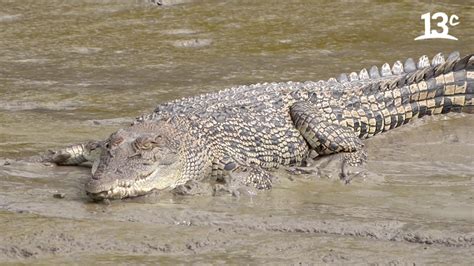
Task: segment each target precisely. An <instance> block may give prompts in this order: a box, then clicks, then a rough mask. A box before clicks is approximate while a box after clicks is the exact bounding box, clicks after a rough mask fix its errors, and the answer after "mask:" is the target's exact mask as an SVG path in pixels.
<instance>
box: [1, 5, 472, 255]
mask: <svg viewBox="0 0 474 266" xmlns="http://www.w3.org/2000/svg"><path fill="white" fill-rule="evenodd" d="M253 2H257V1H253ZM253 2H249V1H191V0H190V1H172V0H168V1H166V0H164V3H165V4H166V5H164V6H161V7H157V6H152V5H149V4H146V3H144V2H143V1H93V0H90V1H89V0H88V1H27V2H25V1H0V29H1V30H0V51H1V52H0V125H1V126H0V157H2V158H19V157H24V156H28V155H31V154H35V153H37V152H39V151H43V150H45V149H48V148H51V147H61V146H64V145H66V144H70V143H76V142H80V141H83V140H89V139H100V138H104V137H106V136H107V135H108V134H110V133H111V132H113V131H114V130H116V129H117V128H120V127H122V126H123V125H125V124H127V123H128V122H130V121H131V119H133V117H135V116H138V115H140V114H141V113H145V112H150V111H151V110H152V109H153V107H154V106H155V105H156V104H157V103H159V102H163V101H166V100H170V99H174V98H178V97H183V96H189V95H196V94H199V93H202V92H209V91H215V90H218V89H220V88H224V87H229V86H232V85H238V84H248V83H256V82H264V81H287V80H296V81H302V80H314V79H326V78H328V77H330V76H332V75H336V74H338V73H340V72H348V71H353V70H357V69H360V68H361V67H367V66H370V65H372V64H375V63H376V64H379V65H380V64H381V63H383V62H385V61H388V62H393V61H395V60H397V59H403V58H406V57H409V56H410V57H415V56H420V55H422V54H428V55H434V54H435V53H437V52H439V51H443V52H446V53H447V52H450V51H452V50H459V51H461V53H462V54H466V53H468V52H471V53H472V52H474V45H473V43H474V30H473V28H472V25H473V23H474V16H473V14H474V9H473V6H474V5H473V2H472V1H471V2H469V1H441V2H440V1H438V2H440V3H437V4H434V3H433V2H432V1H412V2H404V3H385V2H384V1H364V2H362V1H344V2H335V1H318V2H316V1H278V3H276V2H275V1H258V3H253ZM437 11H443V12H446V13H448V14H456V15H458V16H459V17H460V18H461V24H459V25H458V26H455V27H453V28H452V29H451V31H450V34H452V35H454V36H456V37H458V38H459V40H458V41H447V40H429V41H416V42H415V41H413V39H414V38H415V37H416V36H418V35H420V34H421V33H423V24H422V21H421V20H420V15H421V14H423V13H426V12H437ZM434 24H435V23H433V25H434ZM473 129H474V116H472V115H450V116H443V117H438V118H428V119H423V120H420V121H417V122H416V123H415V124H413V125H410V126H407V127H405V128H402V129H400V130H396V131H393V132H390V133H387V134H385V135H382V136H377V137H376V138H374V139H371V140H368V141H366V145H367V146H368V151H369V162H368V165H367V169H368V170H369V172H370V173H371V174H370V175H369V177H368V178H365V179H362V178H360V179H357V180H355V182H353V184H351V185H348V186H346V185H342V184H341V183H339V182H338V181H336V180H334V179H331V178H326V177H323V178H321V177H314V176H288V175H286V174H283V173H282V174H281V176H280V179H279V181H278V183H277V185H276V186H275V188H274V189H273V190H271V191H267V192H261V193H259V194H258V195H256V196H253V197H250V196H242V197H232V196H229V195H223V196H217V197H213V196H206V195H203V196H194V197H186V196H176V195H170V194H165V193H161V194H154V195H151V196H148V197H143V198H137V199H132V200H125V201H114V202H112V203H111V204H110V205H106V204H95V203H92V202H90V201H89V200H88V198H87V197H86V195H85V193H84V189H83V184H84V183H85V181H86V180H87V178H88V174H89V172H88V169H86V168H81V167H49V166H44V165H35V164H21V163H11V164H10V165H2V166H0V263H1V262H6V261H24V262H39V263H67V262H69V263H83V262H85V263H87V262H91V263H92V262H103V263H117V262H118V263H120V262H121V263H123V262H135V263H156V262H162V263H176V262H180V263H186V262H191V261H193V262H199V263H255V264H256V263H261V262H269V263H298V262H302V263H339V264H341V263H346V264H351V263H368V262H377V263H390V262H391V263H394V264H396V263H413V262H415V263H438V264H447V263H455V264H468V263H469V262H472V261H474V255H473V254H474V208H473V204H474V198H473V195H474V186H473V185H474V180H473V176H474V174H473V173H474V164H473V158H474V139H473V137H472V132H473ZM4 162H5V161H4V160H1V161H0V163H2V164H3V163H4ZM55 193H63V194H64V198H55V197H53V195H54V194H55Z"/></svg>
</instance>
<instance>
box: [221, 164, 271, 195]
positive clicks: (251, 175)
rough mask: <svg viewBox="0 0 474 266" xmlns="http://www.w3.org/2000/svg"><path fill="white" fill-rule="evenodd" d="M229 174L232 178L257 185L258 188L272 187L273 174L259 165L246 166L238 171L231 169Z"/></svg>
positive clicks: (249, 184)
mask: <svg viewBox="0 0 474 266" xmlns="http://www.w3.org/2000/svg"><path fill="white" fill-rule="evenodd" d="M228 176H229V177H230V178H231V181H232V180H239V181H241V182H243V184H244V185H247V186H251V187H255V188H256V189H271V188H272V180H273V176H271V175H270V174H269V173H268V172H267V171H266V170H264V169H262V168H260V167H258V166H250V167H244V168H243V169H238V170H237V171H229V172H228Z"/></svg>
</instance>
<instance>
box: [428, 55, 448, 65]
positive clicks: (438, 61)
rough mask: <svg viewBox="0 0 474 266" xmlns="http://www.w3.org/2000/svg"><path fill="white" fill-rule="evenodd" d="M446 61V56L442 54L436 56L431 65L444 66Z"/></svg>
mask: <svg viewBox="0 0 474 266" xmlns="http://www.w3.org/2000/svg"><path fill="white" fill-rule="evenodd" d="M444 62H445V61H444V55H443V54H442V53H438V54H436V55H435V56H434V57H433V59H432V60H431V65H432V66H437V65H441V64H443V63H444Z"/></svg>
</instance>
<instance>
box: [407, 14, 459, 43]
mask: <svg viewBox="0 0 474 266" xmlns="http://www.w3.org/2000/svg"><path fill="white" fill-rule="evenodd" d="M421 20H424V21H425V34H423V35H420V36H418V37H416V38H415V41H418V40H427V39H448V40H455V41H456V40H457V39H458V38H456V37H454V36H452V35H450V34H449V27H454V26H456V25H459V23H460V22H459V17H458V16H456V15H454V14H453V15H451V16H448V15H446V13H444V12H437V13H434V14H433V15H432V16H431V13H430V12H428V13H425V14H423V15H421ZM439 20H441V21H439ZM431 21H434V22H438V23H436V26H437V28H438V29H441V30H442V31H441V32H439V31H437V30H432V29H431Z"/></svg>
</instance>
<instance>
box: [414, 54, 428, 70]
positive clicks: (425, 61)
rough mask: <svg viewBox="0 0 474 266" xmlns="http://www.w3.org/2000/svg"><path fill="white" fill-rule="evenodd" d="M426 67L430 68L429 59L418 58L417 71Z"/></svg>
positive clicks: (426, 57) (424, 57)
mask: <svg viewBox="0 0 474 266" xmlns="http://www.w3.org/2000/svg"><path fill="white" fill-rule="evenodd" d="M428 66H430V59H429V58H428V56H426V55H424V56H422V57H420V59H418V65H417V67H418V69H422V68H425V67H428Z"/></svg>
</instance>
